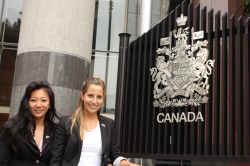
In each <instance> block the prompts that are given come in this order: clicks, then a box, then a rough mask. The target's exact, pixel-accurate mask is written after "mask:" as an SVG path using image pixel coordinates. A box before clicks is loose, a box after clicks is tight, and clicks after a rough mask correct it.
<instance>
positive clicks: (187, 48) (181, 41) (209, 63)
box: [150, 14, 214, 108]
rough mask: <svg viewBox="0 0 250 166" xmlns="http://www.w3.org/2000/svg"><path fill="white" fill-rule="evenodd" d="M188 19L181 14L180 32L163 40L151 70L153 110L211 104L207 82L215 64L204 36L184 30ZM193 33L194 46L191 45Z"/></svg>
mask: <svg viewBox="0 0 250 166" xmlns="http://www.w3.org/2000/svg"><path fill="white" fill-rule="evenodd" d="M187 19H188V18H187V17H186V16H183V15H182V14H181V17H179V18H177V19H176V22H177V26H178V30H176V29H174V30H173V31H172V32H170V34H169V37H166V38H161V40H160V45H161V48H158V49H157V51H156V52H157V54H158V56H157V58H156V67H153V68H151V69H150V71H151V75H152V81H154V82H155V83H154V90H153V93H154V99H155V100H154V103H153V104H154V107H160V108H165V107H178V106H187V105H194V106H198V105H200V104H202V103H207V102H208V97H207V96H206V95H207V94H208V92H209V84H208V83H209V82H208V79H209V75H211V74H212V68H213V66H214V60H209V59H208V55H209V51H208V49H207V48H206V47H207V44H208V41H207V40H202V39H203V38H204V32H203V31H198V32H194V30H193V28H192V29H189V27H186V28H184V26H185V25H186V21H187ZM190 31H191V35H190V36H191V40H190V41H191V43H190V42H189V43H190V44H188V41H189V40H188V39H189V38H188V37H189V33H190ZM172 40H173V42H172ZM172 43H175V46H172Z"/></svg>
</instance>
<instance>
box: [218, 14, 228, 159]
mask: <svg viewBox="0 0 250 166" xmlns="http://www.w3.org/2000/svg"><path fill="white" fill-rule="evenodd" d="M227 56H228V52H227V13H225V14H224V15H223V16H222V58H221V59H222V62H221V63H222V71H221V72H222V73H221V77H222V79H221V81H222V87H221V93H222V95H221V125H222V127H221V146H220V155H227Z"/></svg>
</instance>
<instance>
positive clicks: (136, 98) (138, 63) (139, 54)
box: [132, 34, 145, 153]
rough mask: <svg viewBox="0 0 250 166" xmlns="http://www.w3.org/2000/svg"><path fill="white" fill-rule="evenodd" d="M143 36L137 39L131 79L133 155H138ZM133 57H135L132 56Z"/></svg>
mask: <svg viewBox="0 0 250 166" xmlns="http://www.w3.org/2000/svg"><path fill="white" fill-rule="evenodd" d="M144 36H145V34H144V35H143V36H141V37H140V38H138V42H139V43H138V44H139V45H138V46H137V49H138V52H137V55H136V57H135V59H136V62H135V70H134V72H135V77H133V82H134V84H135V89H133V92H134V95H133V96H134V100H133V105H134V108H133V114H134V118H133V119H134V121H133V122H134V123H133V127H132V130H133V141H132V142H133V153H138V146H139V145H138V144H137V140H138V134H139V132H138V118H139V112H140V109H139V107H140V105H141V103H140V102H139V99H140V97H141V94H140V90H141V85H140V84H141V82H140V79H141V57H142V48H143V38H144ZM134 56H135V55H134Z"/></svg>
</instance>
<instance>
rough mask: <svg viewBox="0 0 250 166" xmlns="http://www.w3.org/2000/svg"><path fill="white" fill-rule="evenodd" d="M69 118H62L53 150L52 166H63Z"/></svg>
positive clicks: (55, 136)
mask: <svg viewBox="0 0 250 166" xmlns="http://www.w3.org/2000/svg"><path fill="white" fill-rule="evenodd" d="M67 119H68V118H67V117H62V118H61V119H60V121H59V123H58V125H57V128H56V132H55V135H54V140H53V144H52V150H51V159H50V166H61V165H62V160H63V156H64V150H65V144H66V136H65V135H66V128H65V126H66V123H67Z"/></svg>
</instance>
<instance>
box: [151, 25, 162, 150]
mask: <svg viewBox="0 0 250 166" xmlns="http://www.w3.org/2000/svg"><path fill="white" fill-rule="evenodd" d="M158 32H159V25H156V27H155V28H154V35H153V36H154V37H155V38H153V40H154V42H155V43H154V47H153V50H156V49H157V48H159V41H160V39H159V33H158ZM155 112H156V111H153V113H152V117H153V119H152V124H153V125H152V126H151V129H152V136H151V139H152V144H151V149H152V150H151V152H152V153H157V146H155V143H156V141H157V131H156V130H155V129H157V126H158V125H157V124H156V123H157V122H156V118H154V117H155Z"/></svg>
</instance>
